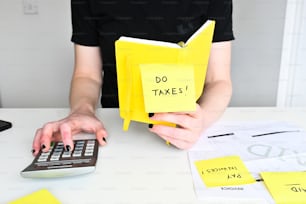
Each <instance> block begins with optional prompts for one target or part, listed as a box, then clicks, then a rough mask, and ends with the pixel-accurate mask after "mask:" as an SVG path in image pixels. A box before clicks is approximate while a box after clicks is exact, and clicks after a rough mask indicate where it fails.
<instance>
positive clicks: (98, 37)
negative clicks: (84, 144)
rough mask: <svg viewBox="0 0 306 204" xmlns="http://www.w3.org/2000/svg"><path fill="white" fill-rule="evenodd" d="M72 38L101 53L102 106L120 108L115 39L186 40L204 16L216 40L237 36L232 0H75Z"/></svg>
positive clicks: (73, 1)
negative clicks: (102, 73) (212, 23)
mask: <svg viewBox="0 0 306 204" xmlns="http://www.w3.org/2000/svg"><path fill="white" fill-rule="evenodd" d="M71 14H72V28H73V34H72V38H71V40H72V42H74V43H76V44H80V45H85V46H99V47H100V49H101V53H103V54H102V55H103V70H104V78H103V87H102V98H101V103H102V106H103V107H118V90H117V75H116V64H115V47H114V43H115V40H117V39H119V37H120V36H122V35H124V36H129V37H138V38H144V39H150V40H161V41H168V42H175V43H176V42H179V41H186V40H187V39H188V38H189V37H190V36H191V35H192V34H193V33H194V32H195V31H196V30H197V29H198V28H199V27H200V26H201V25H202V24H203V23H204V22H205V21H206V20H208V19H211V20H215V21H216V26H215V32H214V37H213V42H219V41H228V40H233V39H234V36H233V31H232V0H71Z"/></svg>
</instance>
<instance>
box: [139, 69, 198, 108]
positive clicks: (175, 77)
mask: <svg viewBox="0 0 306 204" xmlns="http://www.w3.org/2000/svg"><path fill="white" fill-rule="evenodd" d="M140 70H141V81H142V91H143V96H144V104H145V111H146V112H147V113H157V112H178V111H194V110H195V109H196V99H195V85H194V83H195V81H194V66H193V65H185V64H140Z"/></svg>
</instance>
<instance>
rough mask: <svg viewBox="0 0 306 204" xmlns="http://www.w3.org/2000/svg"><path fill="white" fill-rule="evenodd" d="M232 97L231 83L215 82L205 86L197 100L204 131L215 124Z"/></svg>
mask: <svg viewBox="0 0 306 204" xmlns="http://www.w3.org/2000/svg"><path fill="white" fill-rule="evenodd" d="M231 96H232V84H231V81H216V82H213V83H209V84H206V85H205V88H204V92H203V95H202V96H201V98H200V99H199V100H198V103H199V105H200V106H201V108H202V111H203V113H202V114H203V115H204V120H205V121H204V129H206V128H208V127H210V126H211V125H212V124H213V123H214V122H216V121H217V120H218V119H219V118H220V117H221V116H222V114H223V113H224V111H225V110H226V108H227V106H228V104H229V102H230V99H231Z"/></svg>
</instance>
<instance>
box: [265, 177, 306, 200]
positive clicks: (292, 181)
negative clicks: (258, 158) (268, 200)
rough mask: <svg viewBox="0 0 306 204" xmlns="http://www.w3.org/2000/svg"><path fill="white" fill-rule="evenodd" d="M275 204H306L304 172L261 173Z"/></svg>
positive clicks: (305, 178)
mask: <svg viewBox="0 0 306 204" xmlns="http://www.w3.org/2000/svg"><path fill="white" fill-rule="evenodd" d="M261 177H262V178H263V180H264V183H265V185H266V186H267V188H268V189H269V192H270V194H271V195H272V197H273V199H274V200H275V202H276V204H305V203H306V172H262V173H261Z"/></svg>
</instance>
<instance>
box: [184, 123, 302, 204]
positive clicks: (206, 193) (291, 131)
mask: <svg viewBox="0 0 306 204" xmlns="http://www.w3.org/2000/svg"><path fill="white" fill-rule="evenodd" d="M305 144H306V132H305V131H304V130H303V129H301V128H300V127H297V126H296V125H293V124H289V123H286V122H279V121H255V122H240V121H236V122H218V123H216V124H215V125H214V126H213V127H211V128H210V129H208V130H207V131H206V132H205V133H203V134H202V136H201V138H200V139H199V141H198V142H197V144H195V145H194V147H193V148H192V149H191V150H190V151H189V152H188V156H189V161H190V167H191V172H192V177H193V181H194V187H195V191H196V194H197V196H198V198H199V199H208V198H209V197H210V198H211V197H215V198H220V197H222V198H225V199H226V198H230V199H235V198H236V199H241V198H245V199H252V200H256V199H257V200H258V199H259V198H260V199H261V201H259V203H271V204H274V203H275V201H274V200H273V198H272V197H271V195H270V193H269V191H268V190H267V188H266V186H265V185H264V183H263V182H262V181H261V176H260V173H261V172H271V171H272V172H286V171H291V172H292V171H295V172H296V171H306V148H305ZM232 155H237V156H239V157H240V158H241V159H242V161H243V163H244V165H245V166H246V168H247V169H248V170H249V172H250V173H251V174H252V176H253V177H254V178H255V180H257V182H255V183H253V184H247V185H236V186H219V187H213V188H211V187H208V186H206V185H205V183H204V182H203V181H202V178H201V177H200V175H199V173H198V170H197V168H196V165H195V162H196V161H201V160H208V159H214V158H220V157H225V156H232Z"/></svg>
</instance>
